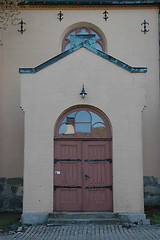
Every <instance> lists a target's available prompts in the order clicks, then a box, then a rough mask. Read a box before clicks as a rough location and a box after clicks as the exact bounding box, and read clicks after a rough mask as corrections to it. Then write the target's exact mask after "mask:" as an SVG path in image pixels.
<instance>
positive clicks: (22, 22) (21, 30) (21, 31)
mask: <svg viewBox="0 0 160 240" xmlns="http://www.w3.org/2000/svg"><path fill="white" fill-rule="evenodd" d="M18 24H20V25H21V29H20V30H19V29H17V31H18V32H20V33H21V34H23V33H24V32H25V31H26V29H24V28H23V25H24V24H26V23H25V22H24V21H23V20H21V21H20V22H19V23H18Z"/></svg>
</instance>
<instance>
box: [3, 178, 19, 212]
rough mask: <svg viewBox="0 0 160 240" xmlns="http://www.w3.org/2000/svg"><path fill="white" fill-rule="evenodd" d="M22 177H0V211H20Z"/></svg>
mask: <svg viewBox="0 0 160 240" xmlns="http://www.w3.org/2000/svg"><path fill="white" fill-rule="evenodd" d="M22 202H23V178H0V212H4V211H12V212H13V211H16V212H17V211H22Z"/></svg>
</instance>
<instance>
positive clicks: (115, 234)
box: [0, 224, 160, 240]
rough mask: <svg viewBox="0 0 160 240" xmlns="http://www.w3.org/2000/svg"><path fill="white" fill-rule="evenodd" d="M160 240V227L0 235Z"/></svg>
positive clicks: (46, 229)
mask: <svg viewBox="0 0 160 240" xmlns="http://www.w3.org/2000/svg"><path fill="white" fill-rule="evenodd" d="M13 239H17V240H20V239H23V240H29V239H32V240H34V239H36V240H54V239H56V240H60V239H63V240H121V239H126V240H130V239H132V240H133V239H136V240H150V239H153V240H160V226H142V227H139V226H138V227H132V228H129V229H127V228H124V227H122V226H121V225H105V224H103V225H100V224H72V225H64V226H45V225H40V226H32V227H28V228H27V230H26V231H25V232H18V233H15V234H12V235H0V240H13Z"/></svg>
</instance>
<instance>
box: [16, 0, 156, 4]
mask: <svg viewBox="0 0 160 240" xmlns="http://www.w3.org/2000/svg"><path fill="white" fill-rule="evenodd" d="M159 3H160V0H24V1H22V2H21V3H20V5H143V4H145V5H146V4H159Z"/></svg>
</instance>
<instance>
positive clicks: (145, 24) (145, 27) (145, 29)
mask: <svg viewBox="0 0 160 240" xmlns="http://www.w3.org/2000/svg"><path fill="white" fill-rule="evenodd" d="M141 25H144V29H143V30H141V32H144V34H146V32H149V30H148V29H147V25H149V23H148V22H146V20H144V22H143V23H141Z"/></svg>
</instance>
